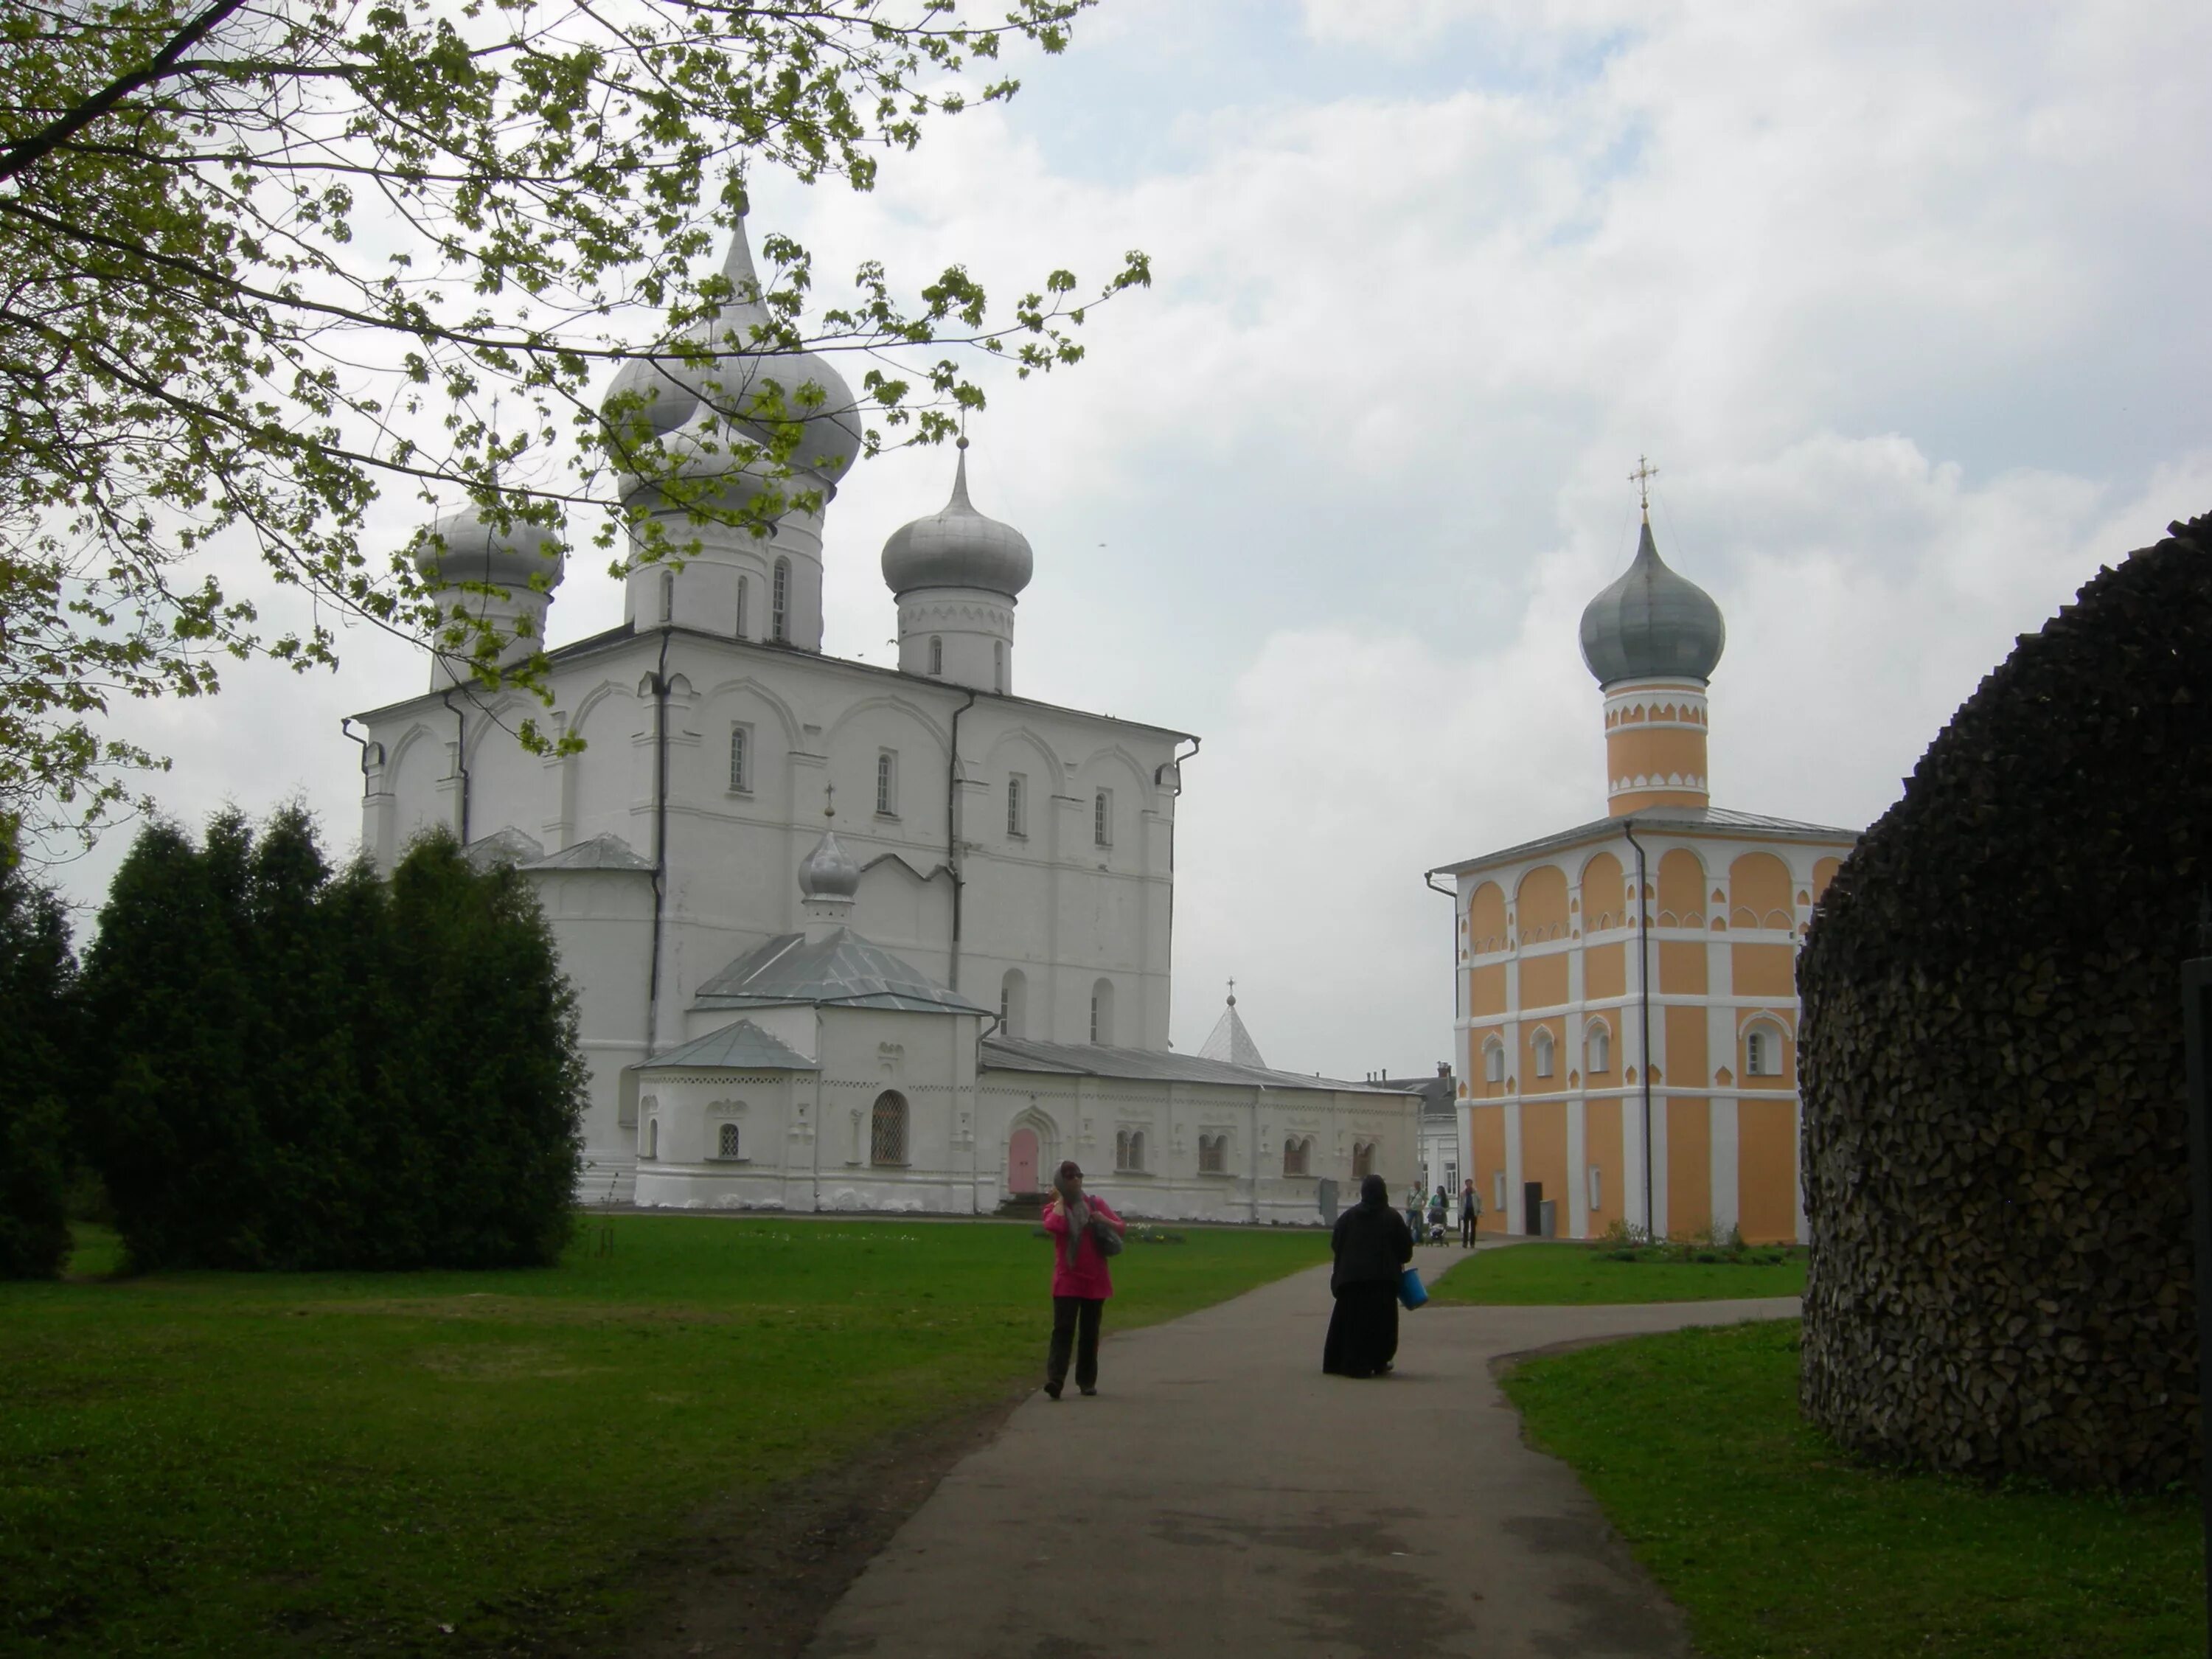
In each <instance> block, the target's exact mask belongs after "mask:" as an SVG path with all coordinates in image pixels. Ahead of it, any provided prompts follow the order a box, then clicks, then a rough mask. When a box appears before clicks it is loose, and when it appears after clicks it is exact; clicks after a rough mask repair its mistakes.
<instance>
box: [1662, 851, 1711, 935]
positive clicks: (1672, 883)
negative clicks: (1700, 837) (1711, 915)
mask: <svg viewBox="0 0 2212 1659" xmlns="http://www.w3.org/2000/svg"><path fill="white" fill-rule="evenodd" d="M1658 876H1659V879H1658V888H1659V910H1658V914H1657V915H1655V916H1653V917H1652V921H1654V922H1655V923H1656V924H1657V925H1658V926H1659V927H1704V926H1705V888H1706V880H1705V860H1703V859H1701V858H1699V856H1698V855H1697V854H1695V853H1693V852H1692V851H1691V850H1690V849H1689V848H1686V847H1670V848H1668V849H1667V850H1666V851H1665V852H1663V853H1662V854H1660V855H1659V870H1658Z"/></svg>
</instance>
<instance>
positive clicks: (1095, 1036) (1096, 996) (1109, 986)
mask: <svg viewBox="0 0 2212 1659" xmlns="http://www.w3.org/2000/svg"><path fill="white" fill-rule="evenodd" d="M1113 1041H1114V981H1112V980H1110V979H1102V980H1100V981H1098V982H1097V984H1096V985H1093V986H1092V987H1091V1042H1098V1043H1110V1042H1113Z"/></svg>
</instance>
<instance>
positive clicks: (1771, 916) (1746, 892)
mask: <svg viewBox="0 0 2212 1659" xmlns="http://www.w3.org/2000/svg"><path fill="white" fill-rule="evenodd" d="M1795 887H1796V884H1794V883H1793V882H1792V881H1791V880H1790V866H1788V865H1786V864H1784V862H1783V861H1782V860H1780V859H1778V858H1777V857H1775V856H1774V854H1771V853H1746V854H1743V856H1742V857H1741V858H1739V859H1737V860H1735V863H1733V864H1731V865H1729V927H1778V928H1780V929H1781V930H1782V931H1783V932H1784V933H1787V932H1788V931H1789V930H1790V929H1791V928H1793V927H1796V925H1797V909H1796V900H1795V898H1794V896H1793V894H1794V891H1795Z"/></svg>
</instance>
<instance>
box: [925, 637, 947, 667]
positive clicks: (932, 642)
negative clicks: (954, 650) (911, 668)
mask: <svg viewBox="0 0 2212 1659" xmlns="http://www.w3.org/2000/svg"><path fill="white" fill-rule="evenodd" d="M929 671H930V672H931V673H933V674H942V673H943V672H944V671H945V641H944V640H943V639H941V638H939V636H938V635H935V634H932V635H930V636H929Z"/></svg>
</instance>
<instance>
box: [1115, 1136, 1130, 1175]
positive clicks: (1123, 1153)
mask: <svg viewBox="0 0 2212 1659" xmlns="http://www.w3.org/2000/svg"><path fill="white" fill-rule="evenodd" d="M1114 1167H1115V1169H1117V1170H1126V1169H1127V1168H1128V1167H1129V1132H1128V1131H1127V1129H1116V1130H1115V1132H1114Z"/></svg>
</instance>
